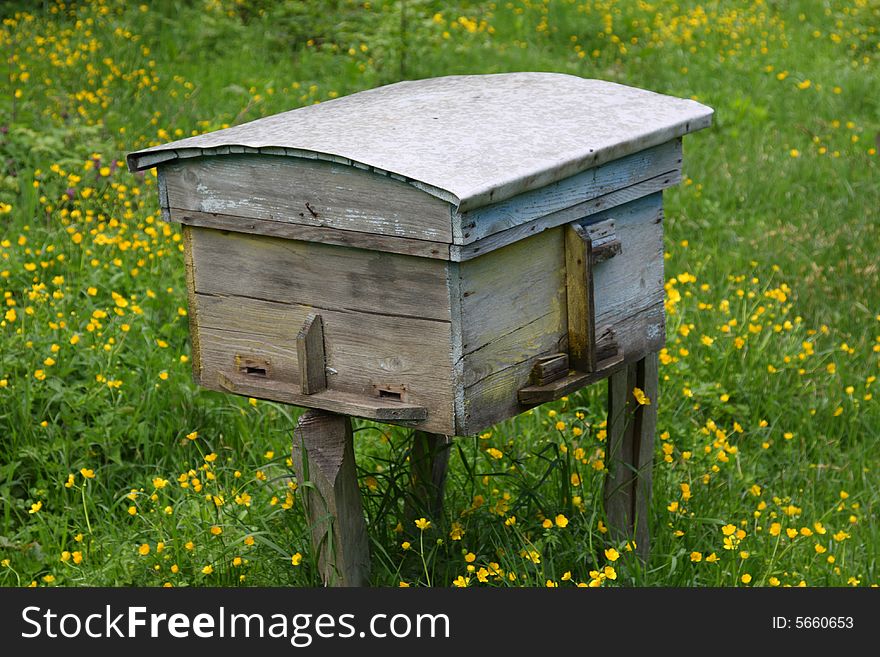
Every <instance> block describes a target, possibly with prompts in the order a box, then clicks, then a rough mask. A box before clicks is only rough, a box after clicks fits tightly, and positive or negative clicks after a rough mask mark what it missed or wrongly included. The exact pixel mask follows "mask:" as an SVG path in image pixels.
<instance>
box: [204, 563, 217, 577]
mask: <svg viewBox="0 0 880 657" xmlns="http://www.w3.org/2000/svg"><path fill="white" fill-rule="evenodd" d="M213 572H214V566H212V565H211V564H208V565H207V566H205V567H204V568H202V573H203V574H205V575H210V574H211V573H213Z"/></svg>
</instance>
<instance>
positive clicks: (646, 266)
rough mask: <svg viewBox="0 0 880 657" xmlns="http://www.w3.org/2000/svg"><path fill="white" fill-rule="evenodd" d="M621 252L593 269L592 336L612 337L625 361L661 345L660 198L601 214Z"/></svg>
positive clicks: (663, 320) (663, 323)
mask: <svg viewBox="0 0 880 657" xmlns="http://www.w3.org/2000/svg"><path fill="white" fill-rule="evenodd" d="M606 218H612V219H614V224H615V227H616V231H617V235H618V237H619V238H620V242H621V245H622V251H621V253H620V254H619V255H617V256H615V257H613V258H611V259H610V260H607V261H605V262H603V263H602V264H600V265H598V266H597V267H595V268H594V269H593V286H594V298H595V304H596V320H595V322H596V334H597V335H601V334H602V332H603V331H604V330H605V329H606V328H611V329H613V331H614V334H615V338H616V340H617V343H618V344H619V345H620V347H621V348H622V349H623V353H624V357H625V359H626V360H627V361H633V360H637V359H639V358H641V357H643V356H645V355H646V354H648V353H650V352H652V351H659V350H660V349H661V348H662V347H663V345H664V344H665V340H666V315H665V309H664V306H663V299H664V289H663V195H662V193H657V194H652V195H651V196H646V197H645V198H642V199H639V200H637V201H633V202H632V203H627V204H625V205H621V206H620V207H618V208H614V210H611V211H609V212H608V213H607V215H606Z"/></svg>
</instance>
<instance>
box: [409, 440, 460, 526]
mask: <svg viewBox="0 0 880 657" xmlns="http://www.w3.org/2000/svg"><path fill="white" fill-rule="evenodd" d="M451 446H452V439H451V438H450V437H449V436H444V435H442V434H439V433H426V432H424V431H414V432H413V445H412V451H411V452H410V456H409V467H410V471H409V472H410V475H409V476H410V491H409V496H408V497H407V500H406V510H405V514H404V515H405V516H406V518H407V520H408V521H411V520H415V519H416V518H420V517H427V518H433V519H435V520H436V519H439V518H440V516H441V514H442V513H443V490H444V488H445V485H446V468H447V466H448V464H449V449H450V447H451Z"/></svg>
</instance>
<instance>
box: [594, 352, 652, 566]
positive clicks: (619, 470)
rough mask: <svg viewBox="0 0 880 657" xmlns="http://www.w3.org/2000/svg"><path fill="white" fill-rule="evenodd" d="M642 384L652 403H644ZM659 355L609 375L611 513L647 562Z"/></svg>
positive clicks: (616, 531)
mask: <svg viewBox="0 0 880 657" xmlns="http://www.w3.org/2000/svg"><path fill="white" fill-rule="evenodd" d="M635 388H640V389H641V390H642V391H643V392H644V393H645V396H646V397H647V398H648V399H649V400H650V404H647V405H640V404H639V403H638V402H637V401H636V398H635V397H634V396H633V390H634V389H635ZM657 388H658V372H657V354H656V353H653V354H649V355H648V356H646V357H645V358H642V359H641V360H639V361H636V362H634V363H630V364H628V365H627V366H626V367H623V368H621V369H620V370H618V371H617V372H615V373H614V374H612V375H611V378H610V379H609V380H608V438H607V440H608V443H607V450H606V455H605V462H606V464H607V467H608V474H607V475H606V478H605V516H606V519H607V521H608V529H609V530H610V531H611V534H612V536H614V538H615V539H617V540H628V539H630V538H633V539H635V542H636V551H637V553H638V555H639V556H640V557H641V558H642V560H643V561H647V560H648V554H649V552H650V531H649V526H648V520H649V515H650V506H651V485H652V481H653V480H652V474H653V473H652V470H653V465H654V433H655V431H656V428H657Z"/></svg>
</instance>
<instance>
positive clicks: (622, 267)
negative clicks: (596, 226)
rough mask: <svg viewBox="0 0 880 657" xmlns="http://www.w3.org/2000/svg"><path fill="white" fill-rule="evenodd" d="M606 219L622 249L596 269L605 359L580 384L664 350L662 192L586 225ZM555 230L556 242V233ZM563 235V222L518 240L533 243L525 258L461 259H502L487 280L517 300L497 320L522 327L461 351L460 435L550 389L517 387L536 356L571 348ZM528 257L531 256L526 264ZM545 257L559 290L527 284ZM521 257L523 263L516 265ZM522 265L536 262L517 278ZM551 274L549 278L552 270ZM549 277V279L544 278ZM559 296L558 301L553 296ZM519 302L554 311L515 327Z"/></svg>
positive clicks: (496, 329)
mask: <svg viewBox="0 0 880 657" xmlns="http://www.w3.org/2000/svg"><path fill="white" fill-rule="evenodd" d="M608 219H613V220H614V222H615V232H616V234H617V236H618V238H619V239H620V241H621V245H622V251H621V253H620V254H618V255H616V256H614V257H613V258H611V259H609V260H606V261H604V262H602V263H599V264H597V265H596V266H595V267H594V268H593V276H594V278H593V291H594V295H595V296H594V307H595V316H596V320H595V325H596V334H597V335H598V336H603V337H602V338H601V339H598V340H597V341H598V343H599V344H598V345H597V346H598V347H599V348H600V351H602V353H603V356H606V357H607V358H608V360H607V363H606V362H603V363H602V364H601V365H599V364H597V372H596V374H597V376H596V377H587V378H585V379H584V380H582V381H581V383H583V385H588V384H589V383H590V382H592V381H598V380H599V379H601V378H603V377H606V376H608V375H609V373H610V372H611V371H613V370H614V369H616V368H618V367H619V366H620V364H621V362H634V361H637V360H639V359H640V358H642V357H643V356H645V355H646V354H648V353H651V352H653V351H659V350H660V348H662V346H663V344H664V342H665V326H664V322H665V311H664V307H663V235H662V197H661V195H660V194H654V195H652V196H649V197H645V198H642V199H638V200H636V201H633V202H630V203H627V204H625V205H622V206H620V207H617V208H614V209H613V210H611V211H607V212H603V213H601V214H599V215H596V216H593V217H590V218H589V219H588V220H587V221H586V222H585V224H586V225H587V227H589V224H590V223H592V222H599V221H605V220H608ZM554 233H555V235H556V238H555V239H556V241H555V242H553V241H552V239H553V238H552V237H551V236H552V235H553V234H554ZM542 235H543V236H545V239H548V240H550V241H548V242H547V244H545V245H544V246H543V247H540V245H541V242H540V241H539V239H538V238H540V237H541V236H542ZM562 237H563V235H562V228H555V229H552V230H550V231H545V232H544V233H541V234H540V235H539V236H535V237H533V238H530V239H529V240H523V242H521V243H517V244H526V245H529V246H531V247H532V248H530V249H529V250H528V255H527V257H526V256H523V257H520V258H517V259H511V261H509V262H506V263H504V262H502V260H501V258H503V257H504V254H505V253H506V252H507V250H508V249H509V248H511V247H505V248H503V249H500V250H498V251H496V252H493V253H491V254H489V255H487V256H486V257H485V258H479V259H477V260H475V261H468V262H463V263H460V264H459V265H458V266H459V267H460V268H461V269H462V271H467V269H468V268H469V267H470V266H471V265H472V264H473V263H480V262H483V261H486V262H488V263H491V262H492V259H493V258H497V259H499V260H498V262H499V267H498V269H499V270H498V271H496V272H495V273H494V275H493V277H492V278H490V279H488V280H491V281H492V286H499V287H500V288H501V289H502V290H503V291H501V292H498V291H496V292H495V294H496V295H497V296H498V297H499V298H503V299H506V300H507V301H505V303H506V304H508V305H511V306H512V307H511V309H510V310H509V311H508V312H507V313H506V314H505V315H499V316H497V317H496V318H495V319H496V321H499V322H500V323H503V322H505V321H506V322H507V328H508V330H510V328H511V327H514V326H516V327H517V328H515V329H514V330H513V331H511V332H510V333H505V332H504V329H503V328H502V327H500V326H493V329H492V331H491V332H490V333H489V334H490V335H492V336H493V339H492V340H491V341H490V342H489V343H488V344H485V345H484V346H483V347H482V348H481V349H479V350H478V351H477V352H475V353H473V354H466V355H465V356H464V358H465V370H464V385H465V392H464V400H463V402H462V403H463V407H462V411H461V412H460V413H459V415H458V416H457V417H458V420H457V423H458V426H459V433H460V434H461V433H463V434H465V435H467V434H473V433H478V432H480V431H483V430H484V429H485V428H486V427H488V426H491V425H492V424H495V423H497V422H500V421H501V420H504V419H507V418H509V417H512V416H515V415H517V414H518V413H521V412H523V411H524V410H526V409H527V408H529V406H530V405H533V404H537V403H541V401H540V400H541V399H544V400H545V401H546V393H540V392H539V393H538V395H537V396H536V397H532V398H528V397H527V399H530V400H529V401H527V402H522V403H521V402H520V400H519V391H520V390H521V389H522V388H526V387H528V386H529V377H530V375H531V371H532V367H533V366H534V363H535V362H536V360H537V359H538V358H540V357H545V356H550V355H553V354H555V353H558V352H561V351H568V335H567V332H568V318H567V309H566V296H565V287H564V284H563V278H562V276H564V273H565V269H564V266H563V262H564V260H563V258H564V251H563V248H562V247H561V243H562ZM514 246H516V245H514ZM539 247H540V248H539ZM526 258H527V260H528V262H525V264H523V263H524V260H525V259H526ZM545 259H546V261H547V262H555V265H553V267H554V268H555V269H554V270H555V272H556V274H557V276H559V278H558V279H557V284H558V285H559V293H558V294H559V296H558V297H554V295H553V294H548V292H547V290H546V289H545V288H542V287H541V286H540V285H539V286H535V287H534V288H533V287H531V286H530V285H529V284H528V283H527V281H529V280H532V279H533V278H534V277H535V276H539V274H538V272H537V271H535V267H536V265H535V263H534V262H533V261H535V260H536V261H538V262H542V261H544V260H545ZM517 262H519V263H520V264H519V265H518V266H517V264H516V263H517ZM523 267H526V268H527V270H528V268H531V271H532V272H533V273H532V275H531V277H523V278H522V279H521V278H520V270H521V269H522V268H523ZM504 271H506V272H507V273H508V275H507V276H504V274H503V272H504ZM510 272H514V273H513V274H511V273H510ZM548 280H552V275H551V277H550V279H548ZM524 281H526V282H524ZM546 282H547V281H546V280H545V281H544V284H546ZM492 286H488V287H487V288H486V290H487V291H485V292H484V293H483V294H484V295H491V294H492V292H489V291H488V290H493V289H495V288H494V287H492ZM462 289H470V288H466V287H463V288H462ZM554 298H557V299H558V300H557V301H556V302H554V301H553V299H554ZM513 299H515V300H513ZM466 301H467V300H466V299H463V300H462V303H463V304H465V303H466ZM557 304H558V305H557ZM518 308H523V309H525V310H526V311H527V312H526V314H528V313H532V314H533V315H534V314H538V313H540V312H542V310H543V311H544V312H546V311H547V310H550V311H551V312H549V313H548V314H547V315H543V316H540V318H539V319H538V320H534V319H533V320H532V322H530V323H528V324H525V325H521V326H517V324H516V321H517V320H518V318H519V313H518V310H517V309H518ZM533 315H532V316H533ZM465 318H466V322H471V321H472V319H471V315H470V314H466V315H465ZM524 319H528V318H524ZM481 321H482V320H481ZM465 331H469V332H470V334H473V333H474V327H473V326H471V327H467V326H466V327H465ZM602 340H604V341H605V342H602ZM611 341H613V342H616V345H617V353H616V355H615V356H614V357H610V356H608V354H610V353H615V350H614V349H613V348H612V344H611ZM603 345H604V346H603ZM603 350H604V351H603ZM568 383H571V382H570V381H569V382H568ZM551 385H552V383H551ZM576 389H577V387H575V388H569V389H568V390H567V392H572V391H573V390H576ZM526 394H527V395H528V394H530V393H526Z"/></svg>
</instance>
